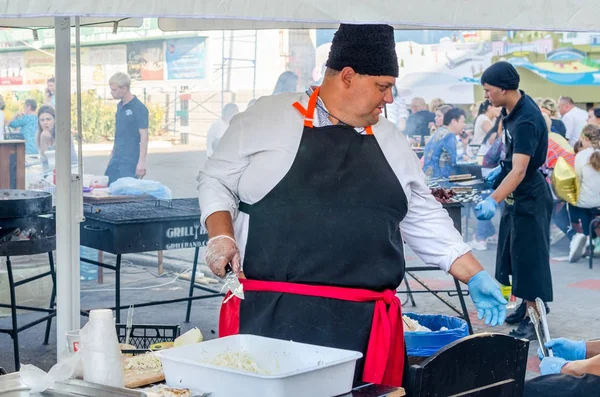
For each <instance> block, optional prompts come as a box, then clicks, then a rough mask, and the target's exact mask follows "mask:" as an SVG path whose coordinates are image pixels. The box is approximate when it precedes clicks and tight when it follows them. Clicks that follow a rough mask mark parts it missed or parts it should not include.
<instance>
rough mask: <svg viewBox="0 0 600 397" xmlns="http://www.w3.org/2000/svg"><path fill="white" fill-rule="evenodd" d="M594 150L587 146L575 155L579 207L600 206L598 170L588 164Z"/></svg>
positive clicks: (599, 175)
mask: <svg viewBox="0 0 600 397" xmlns="http://www.w3.org/2000/svg"><path fill="white" fill-rule="evenodd" d="M596 150H598V149H594V148H587V149H584V150H582V151H581V152H579V153H577V156H575V173H576V174H577V179H579V182H580V185H579V196H578V197H577V206H578V207H581V208H596V207H600V171H596V170H595V169H594V167H592V165H591V164H590V157H591V156H592V153H594V152H595V151H596ZM584 226H585V227H587V225H584Z"/></svg>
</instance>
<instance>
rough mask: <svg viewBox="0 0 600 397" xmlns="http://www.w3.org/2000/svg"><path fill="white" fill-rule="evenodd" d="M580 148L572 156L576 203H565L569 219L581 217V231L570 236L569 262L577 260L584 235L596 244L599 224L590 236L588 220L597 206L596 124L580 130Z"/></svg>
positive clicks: (599, 132) (599, 137) (599, 133)
mask: <svg viewBox="0 0 600 397" xmlns="http://www.w3.org/2000/svg"><path fill="white" fill-rule="evenodd" d="M580 140H581V145H582V147H583V149H582V150H581V151H580V152H579V153H577V155H576V156H575V173H576V174H577V179H578V180H579V184H580V186H579V195H578V197H577V205H576V206H574V205H569V214H570V215H571V222H573V223H577V222H579V221H581V227H582V229H583V234H582V233H577V234H576V235H575V236H573V239H572V240H571V245H572V247H573V249H571V253H570V255H569V261H570V262H577V261H578V260H579V258H581V256H582V255H583V251H584V249H585V246H586V243H587V242H588V238H589V239H591V240H594V239H595V240H594V246H595V247H600V239H598V236H599V235H600V227H597V228H596V230H595V232H592V235H591V236H590V235H589V234H590V230H589V227H590V223H591V221H592V219H593V217H594V216H595V210H596V209H598V208H600V126H597V125H593V124H588V125H587V126H585V128H584V129H583V131H582V132H581V139H580Z"/></svg>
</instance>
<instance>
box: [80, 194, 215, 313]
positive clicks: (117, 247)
mask: <svg viewBox="0 0 600 397" xmlns="http://www.w3.org/2000/svg"><path fill="white" fill-rule="evenodd" d="M84 216H85V222H83V223H82V224H81V245H83V246H86V247H90V248H94V249H97V250H99V251H105V252H110V253H112V254H114V255H116V256H117V258H116V264H115V265H114V266H113V265H108V264H105V263H101V262H98V261H94V260H91V259H87V258H81V261H82V262H86V263H90V264H93V265H96V266H100V267H102V268H105V269H110V270H114V271H115V304H116V306H115V308H114V309H115V310H116V320H117V323H119V322H120V321H121V313H120V309H126V308H127V307H128V306H129V305H124V306H121V293H120V289H121V275H120V272H121V256H122V255H123V254H131V253H140V252H147V251H162V250H174V249H182V248H195V252H194V263H193V268H192V277H191V280H190V290H189V295H188V297H187V298H180V299H171V300H168V301H154V302H146V303H140V304H135V306H136V307H144V306H156V305H163V304H169V303H176V302H183V301H187V302H188V309H187V315H186V321H189V313H190V310H191V301H192V300H196V299H206V298H211V297H216V296H223V294H222V293H220V292H219V291H215V290H212V289H209V288H206V287H202V286H198V285H195V283H194V280H195V277H196V270H197V266H198V254H199V249H200V247H201V246H205V245H206V242H207V241H208V232H207V231H206V229H205V228H203V227H202V226H201V225H200V207H199V205H198V199H196V198H186V199H174V200H171V201H160V200H145V201H129V202H120V203H103V204H84ZM194 288H198V289H201V290H204V291H206V292H209V293H210V294H209V295H202V296H197V297H194V296H193V292H194ZM87 313H88V312H87V311H83V314H84V315H87Z"/></svg>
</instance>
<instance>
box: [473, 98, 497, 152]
mask: <svg viewBox="0 0 600 397" xmlns="http://www.w3.org/2000/svg"><path fill="white" fill-rule="evenodd" d="M499 115H500V108H499V107H495V106H492V104H491V103H490V102H489V101H484V102H483V103H482V104H481V106H479V114H478V115H477V118H476V119H475V125H474V126H473V140H472V141H471V145H481V144H482V143H483V140H484V139H485V137H486V135H487V133H488V132H490V131H491V129H492V128H493V127H494V122H495V121H496V118H497V117H498V116H499ZM490 147H491V145H490ZM488 149H489V147H488Z"/></svg>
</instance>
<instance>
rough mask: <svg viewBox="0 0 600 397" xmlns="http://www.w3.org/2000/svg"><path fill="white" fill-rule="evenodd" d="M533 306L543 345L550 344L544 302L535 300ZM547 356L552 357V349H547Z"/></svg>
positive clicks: (538, 299)
mask: <svg viewBox="0 0 600 397" xmlns="http://www.w3.org/2000/svg"><path fill="white" fill-rule="evenodd" d="M535 305H536V306H537V311H538V313H539V314H540V320H541V321H540V322H541V324H542V331H543V336H544V344H546V343H548V342H550V329H549V328H548V317H546V305H545V304H544V301H542V300H541V299H540V298H535ZM544 347H545V346H544ZM548 356H549V357H554V354H552V349H548Z"/></svg>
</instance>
